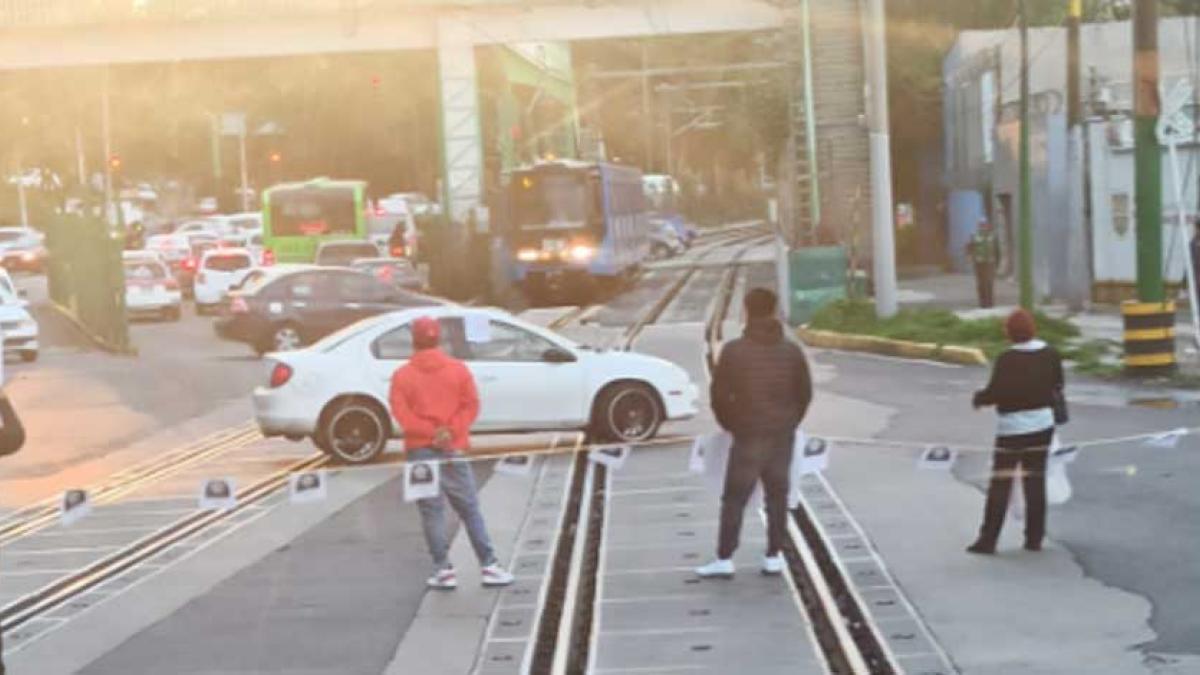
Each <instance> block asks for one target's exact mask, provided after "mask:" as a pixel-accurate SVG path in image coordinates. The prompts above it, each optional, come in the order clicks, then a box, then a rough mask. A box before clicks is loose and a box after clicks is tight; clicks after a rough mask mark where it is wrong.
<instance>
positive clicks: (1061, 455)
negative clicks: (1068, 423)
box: [1046, 434, 1079, 466]
mask: <svg viewBox="0 0 1200 675" xmlns="http://www.w3.org/2000/svg"><path fill="white" fill-rule="evenodd" d="M1078 456H1079V446H1078V445H1063V444H1062V442H1060V441H1059V440H1058V434H1054V438H1052V439H1051V440H1050V456H1049V457H1048V458H1047V460H1046V464H1047V466H1054V465H1056V464H1057V465H1066V464H1070V463H1071V462H1074V461H1075V458H1076V457H1078Z"/></svg>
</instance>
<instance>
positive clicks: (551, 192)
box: [512, 172, 595, 230]
mask: <svg viewBox="0 0 1200 675" xmlns="http://www.w3.org/2000/svg"><path fill="white" fill-rule="evenodd" d="M592 191H593V188H592V183H591V182H589V181H588V177H587V174H585V173H582V172H562V173H558V172H556V173H536V174H524V175H520V176H517V177H515V178H514V180H513V183H512V215H513V223H514V224H515V225H516V226H517V227H519V228H520V229H522V230H567V229H579V228H582V227H585V226H586V225H587V223H588V219H589V214H590V212H591V209H592V204H593V203H594V201H595V200H594V197H593V194H592Z"/></svg>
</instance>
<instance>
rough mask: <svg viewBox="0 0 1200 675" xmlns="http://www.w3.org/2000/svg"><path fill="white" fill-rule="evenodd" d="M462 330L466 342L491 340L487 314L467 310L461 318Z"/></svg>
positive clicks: (490, 327)
mask: <svg viewBox="0 0 1200 675" xmlns="http://www.w3.org/2000/svg"><path fill="white" fill-rule="evenodd" d="M463 322H464V325H463V329H464V332H466V334H467V342H472V343H481V342H491V341H492V324H491V321H490V319H488V315H487V314H480V313H478V312H469V313H468V314H467V315H466V317H465V318H464V319H463Z"/></svg>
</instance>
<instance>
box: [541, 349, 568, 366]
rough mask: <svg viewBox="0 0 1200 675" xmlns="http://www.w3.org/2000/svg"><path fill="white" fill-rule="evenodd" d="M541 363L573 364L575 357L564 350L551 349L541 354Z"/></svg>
mask: <svg viewBox="0 0 1200 675" xmlns="http://www.w3.org/2000/svg"><path fill="white" fill-rule="evenodd" d="M542 361H544V362H546V363H575V355H574V354H572V353H571V352H569V351H567V350H565V349H560V348H558V347H551V348H550V349H547V350H546V351H544V352H542Z"/></svg>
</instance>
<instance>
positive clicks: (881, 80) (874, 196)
mask: <svg viewBox="0 0 1200 675" xmlns="http://www.w3.org/2000/svg"><path fill="white" fill-rule="evenodd" d="M866 9H867V16H866V20H867V21H866V33H867V39H866V46H867V52H868V53H867V59H866V69H867V82H868V86H869V90H868V95H867V106H868V110H867V119H868V123H869V125H870V133H871V212H872V213H871V223H872V233H873V237H872V244H873V246H872V249H873V253H872V256H871V257H872V262H873V271H874V275H875V279H874V281H875V313H876V314H877V315H879V317H880V318H886V317H890V316H894V315H895V314H896V310H897V307H896V238H895V232H894V231H893V223H892V157H891V141H890V136H889V132H888V97H887V33H886V31H885V26H886V21H887V17H886V15H885V14H884V9H883V0H868V2H867V7H866Z"/></svg>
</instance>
